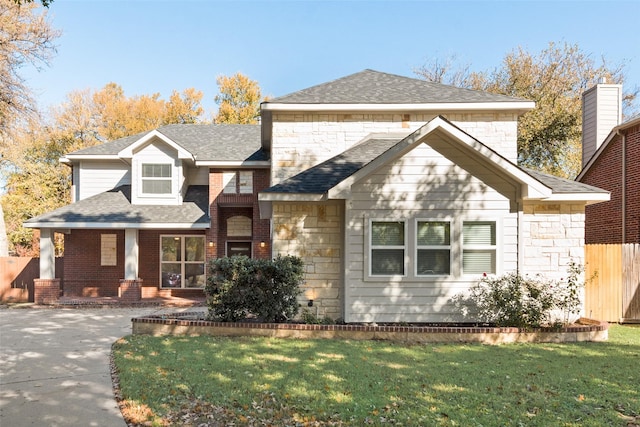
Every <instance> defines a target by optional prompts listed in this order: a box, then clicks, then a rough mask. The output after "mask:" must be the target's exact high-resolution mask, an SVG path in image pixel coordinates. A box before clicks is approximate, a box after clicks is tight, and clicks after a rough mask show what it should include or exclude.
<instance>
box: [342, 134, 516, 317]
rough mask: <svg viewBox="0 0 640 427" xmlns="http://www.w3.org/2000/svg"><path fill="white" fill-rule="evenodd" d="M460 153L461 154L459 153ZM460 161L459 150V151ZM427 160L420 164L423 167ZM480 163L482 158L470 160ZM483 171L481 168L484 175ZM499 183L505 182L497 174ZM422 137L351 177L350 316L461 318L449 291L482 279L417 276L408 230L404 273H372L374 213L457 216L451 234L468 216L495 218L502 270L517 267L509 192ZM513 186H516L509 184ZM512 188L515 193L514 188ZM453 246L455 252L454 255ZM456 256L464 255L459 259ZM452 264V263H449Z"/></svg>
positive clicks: (411, 218)
mask: <svg viewBox="0 0 640 427" xmlns="http://www.w3.org/2000/svg"><path fill="white" fill-rule="evenodd" d="M456 156H457V155H456ZM456 160H457V157H456ZM420 165H422V167H420ZM470 169H471V170H474V171H475V170H478V165H477V164H473V165H470ZM479 175H482V174H479ZM492 180H493V181H495V182H494V183H497V184H498V185H497V186H498V187H500V186H504V187H508V183H504V182H503V183H500V182H499V180H497V179H496V178H495V177H492ZM500 190H501V192H499V191H496V190H495V189H494V188H492V187H490V186H488V185H487V184H485V183H484V182H482V181H481V180H480V179H478V178H476V177H474V176H472V175H471V174H469V173H468V172H466V171H464V170H463V169H461V168H460V167H458V166H456V164H455V162H453V161H451V160H448V159H446V158H444V157H443V156H441V155H440V154H439V153H437V152H436V151H435V150H433V149H432V148H430V147H429V146H427V145H425V144H421V145H419V146H418V147H416V148H415V149H414V150H413V151H411V152H410V153H408V154H407V155H405V156H404V157H402V158H400V159H397V160H396V161H394V162H392V163H391V164H388V165H386V166H384V167H382V168H380V169H379V170H377V171H375V172H374V173H373V174H371V175H369V176H368V177H366V178H364V179H362V180H361V181H360V182H357V183H356V184H354V185H353V186H352V188H351V200H350V201H349V203H348V209H347V212H346V221H347V222H346V232H347V236H346V242H345V244H346V257H347V259H346V272H345V281H346V290H345V306H346V312H345V319H346V320H347V321H348V322H399V321H404V322H445V321H456V320H462V319H460V317H459V313H458V311H457V310H456V309H455V307H454V305H453V303H452V298H453V297H454V296H455V295H456V294H459V293H463V292H465V291H466V290H468V288H469V287H470V286H471V285H472V284H473V283H476V282H477V280H479V277H477V276H464V275H463V276H460V275H456V274H452V275H451V276H449V277H446V278H425V277H416V276H414V275H413V268H414V266H413V258H414V250H415V245H414V243H413V242H414V237H413V236H411V235H409V237H408V242H407V247H406V254H405V256H406V257H408V258H409V263H408V265H407V271H406V276H405V277H393V278H381V279H379V280H378V279H376V278H371V277H368V265H367V259H368V254H367V253H366V251H367V244H366V234H367V233H366V232H365V231H366V228H367V227H368V226H369V219H370V218H375V219H402V220H405V221H406V224H407V225H408V226H409V225H411V224H414V222H415V219H416V218H418V219H447V220H450V221H452V223H453V227H457V229H456V230H455V231H454V230H453V229H452V237H453V235H454V233H455V234H456V235H459V233H460V231H461V230H460V229H459V228H460V227H461V224H462V221H463V220H474V219H490V220H495V221H496V222H497V225H498V228H497V233H498V236H497V240H498V242H497V243H498V245H497V247H498V254H497V263H498V265H497V270H498V273H499V274H500V273H502V272H506V271H514V270H515V269H516V268H517V262H518V256H517V244H518V224H517V214H516V213H510V212H509V206H510V203H509V199H508V198H506V197H505V196H504V195H503V194H501V193H505V192H506V191H505V190H504V189H503V188H500ZM511 191H512V192H513V191H515V190H513V189H511ZM513 194H515V193H513ZM454 253H455V250H454V251H453V252H452V255H453V254H454ZM453 262H460V260H454V261H453ZM452 270H455V268H452Z"/></svg>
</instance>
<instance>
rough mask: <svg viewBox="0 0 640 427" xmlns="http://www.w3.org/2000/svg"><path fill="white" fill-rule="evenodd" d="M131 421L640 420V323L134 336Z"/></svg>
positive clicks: (116, 353) (124, 352)
mask: <svg viewBox="0 0 640 427" xmlns="http://www.w3.org/2000/svg"><path fill="white" fill-rule="evenodd" d="M113 364H114V370H115V372H117V378H119V390H120V393H119V394H120V398H121V399H122V400H121V407H122V410H123V414H124V415H125V418H126V419H127V421H128V422H129V424H130V425H134V426H137V425H151V426H165V425H180V426H190V425H191V426H227V425H234V426H269V425H270V426H288V425H291V426H295V425H300V426H305V425H308V426H333V425H340V426H361V425H368V424H369V425H387V424H392V425H403V426H518V425H523V426H621V427H638V426H640V327H639V326H619V325H612V326H611V328H610V330H609V341H608V342H602V343H572V344H508V345H501V346H488V345H479V344H468V345H464V344H437V345H433V344H432V345H400V344H395V343H389V342H379V341H338V340H335V341H333V340H294V339H290V340H284V339H268V338H219V337H150V336H143V335H136V336H128V337H125V338H123V339H121V340H119V341H118V342H117V343H115V344H114V346H113Z"/></svg>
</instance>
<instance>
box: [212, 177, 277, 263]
mask: <svg viewBox="0 0 640 427" xmlns="http://www.w3.org/2000/svg"><path fill="white" fill-rule="evenodd" d="M243 170H246V169H243ZM224 172H239V170H238V169H210V170H209V200H210V201H211V205H210V211H209V212H210V215H211V223H212V224H211V229H209V230H208V232H207V258H208V259H210V258H218V257H223V256H225V251H226V249H225V245H226V241H227V234H226V233H227V224H226V222H227V219H229V218H230V217H232V216H236V215H244V216H247V217H249V218H251V220H252V227H253V235H252V236H251V238H250V240H251V242H252V246H253V256H254V257H255V258H269V257H270V256H271V249H270V230H269V220H268V219H260V210H259V207H258V193H259V192H260V191H262V190H264V189H265V188H268V187H269V182H270V181H269V179H270V178H269V170H268V169H254V170H253V194H222V189H223V185H222V174H223V173H224ZM241 240H245V239H241ZM246 240H249V239H246ZM208 242H213V243H214V246H209V245H208ZM260 242H265V247H264V248H261V247H260Z"/></svg>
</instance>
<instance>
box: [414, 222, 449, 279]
mask: <svg viewBox="0 0 640 427" xmlns="http://www.w3.org/2000/svg"><path fill="white" fill-rule="evenodd" d="M415 260H416V261H415V262H416V275H418V276H434V275H449V274H451V223H449V222H447V221H421V220H419V221H417V226H416V257H415Z"/></svg>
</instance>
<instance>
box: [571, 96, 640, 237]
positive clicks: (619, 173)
mask: <svg viewBox="0 0 640 427" xmlns="http://www.w3.org/2000/svg"><path fill="white" fill-rule="evenodd" d="M621 100H622V87H621V86H620V85H612V84H598V85H596V86H595V87H593V88H591V89H589V90H588V91H586V92H585V94H584V96H583V127H584V130H583V147H584V148H583V152H584V153H585V156H584V157H583V169H582V171H581V172H580V174H579V175H578V177H577V178H576V180H577V181H579V182H582V183H585V184H590V185H594V186H598V187H600V188H603V189H605V190H607V191H609V192H610V193H611V199H610V200H609V201H607V202H605V203H598V204H596V205H592V206H587V209H586V221H585V226H586V231H585V238H586V243H587V244H594V243H603V244H614V243H640V116H636V117H633V118H631V119H629V120H627V121H625V122H624V123H620V118H621V115H622V113H621V111H622V106H621Z"/></svg>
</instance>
